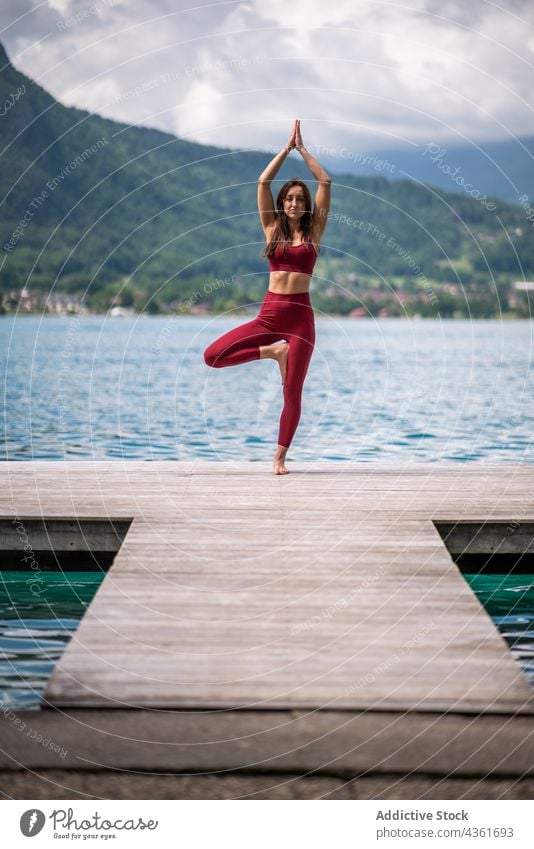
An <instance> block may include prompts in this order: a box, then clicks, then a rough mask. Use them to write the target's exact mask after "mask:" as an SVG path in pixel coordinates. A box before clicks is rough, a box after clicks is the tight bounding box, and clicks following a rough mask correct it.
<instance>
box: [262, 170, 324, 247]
mask: <svg viewBox="0 0 534 849" xmlns="http://www.w3.org/2000/svg"><path fill="white" fill-rule="evenodd" d="M292 186H300V187H301V189H302V191H303V192H304V200H305V203H306V211H305V213H304V215H303V216H302V218H301V219H300V228H301V230H302V241H303V242H311V237H312V214H313V213H312V199H311V194H310V190H309V188H308V186H307V185H306V183H305V182H304V181H303V180H299V179H298V177H295V178H293V179H292V180H288V181H287V182H286V183H284V185H283V186H282V188H281V189H280V191H279V192H278V196H277V198H276V224H275V226H274V228H273V231H272V234H271V240H270V242H267V244H266V245H265V248H264V250H263V253H262V254H261V256H266V257H271V256H272V255H273V253H274V251H275V248H276V246H277V245H279V244H282V245H283V248H284V252H285V250H286V248H287V247H288V245H291V244H292V242H293V240H292V238H291V230H290V227H289V220H288V217H287V215H286V214H285V212H284V200H285V198H286V195H287V193H288V192H289V189H290V188H291V187H292Z"/></svg>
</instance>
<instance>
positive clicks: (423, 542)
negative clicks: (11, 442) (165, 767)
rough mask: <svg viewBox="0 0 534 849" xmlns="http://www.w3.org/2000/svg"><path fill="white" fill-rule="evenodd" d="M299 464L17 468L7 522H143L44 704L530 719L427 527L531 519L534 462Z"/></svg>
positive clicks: (494, 640) (503, 654) (523, 693)
mask: <svg viewBox="0 0 534 849" xmlns="http://www.w3.org/2000/svg"><path fill="white" fill-rule="evenodd" d="M290 468H291V472H292V473H291V474H290V475H289V476H287V477H279V478H277V477H275V476H274V475H272V474H271V469H270V464H267V463H265V464H264V463H239V462H236V463H228V464H227V463H201V462H194V463H190V462H189V463H186V464H181V463H177V462H172V461H161V462H155V463H142V462H135V461H116V462H107V461H106V462H95V463H93V462H89V461H86V462H82V463H78V462H65V463H58V462H52V461H39V462H33V463H32V462H28V463H15V462H9V463H5V464H4V468H3V469H2V482H3V483H4V484H5V485H4V486H3V487H2V491H1V495H0V512H2V515H4V516H8V515H12V513H13V509H15V508H16V510H17V513H18V515H25V516H41V515H44V516H56V517H65V518H71V517H73V516H75V517H90V518H99V517H100V518H107V517H110V516H113V517H119V516H123V517H128V518H131V517H133V522H132V525H131V527H130V530H129V531H128V533H127V535H126V538H125V540H124V542H123V544H122V547H121V549H120V551H119V553H118V555H117V557H116V558H115V562H114V565H113V566H112V568H111V570H110V572H109V574H108V576H107V577H106V579H105V581H104V583H103V584H102V586H101V587H100V589H99V591H98V593H97V595H96V596H95V598H94V600H93V602H92V604H91V606H90V608H89V610H88V612H87V614H86V616H85V617H84V620H83V622H82V624H81V626H80V628H79V630H78V632H77V634H76V636H75V637H74V638H73V640H72V641H71V643H70V644H69V646H68V648H67V650H66V652H65V654H64V655H63V658H62V660H61V662H60V663H59V664H58V666H57V667H56V670H55V672H54V674H53V676H52V677H51V679H50V681H49V684H48V688H47V692H46V699H47V700H48V701H49V702H50V703H51V704H55V705H61V706H66V705H68V706H78V707H87V706H106V707H110V706H111V707H124V706H138V707H166V708H168V707H176V708H213V707H215V708H232V707H237V708H243V707H255V708H260V709H267V708H269V709H272V708H277V709H278V708H319V709H326V708H335V709H351V710H357V709H375V710H419V711H421V710H423V711H464V712H474V713H477V712H479V711H492V712H495V713H499V712H500V713H507V712H524V713H532V712H533V711H534V704H533V694H532V689H531V688H530V687H529V686H528V684H527V682H526V678H525V676H524V675H523V673H522V672H521V670H520V668H519V666H518V664H517V662H516V661H515V660H514V659H513V658H512V656H511V655H510V653H509V651H508V649H507V646H506V643H505V641H504V639H503V638H502V637H501V636H500V634H499V633H498V632H497V630H496V628H495V627H494V625H493V624H492V622H491V620H490V618H489V616H488V615H487V614H486V612H485V610H484V609H483V607H482V606H481V605H480V604H479V602H478V601H477V599H476V598H475V596H474V594H473V593H472V591H471V589H470V588H469V587H468V585H467V584H466V582H465V580H464V578H463V577H462V575H461V574H460V572H459V570H458V569H457V567H456V565H455V564H454V563H453V561H452V560H451V557H450V555H449V554H448V552H447V550H446V548H445V546H444V544H443V542H442V540H441V537H440V536H439V534H438V532H437V530H436V528H435V526H434V524H433V520H436V521H437V520H438V519H439V520H441V521H457V520H458V519H460V518H461V519H464V520H465V519H467V518H469V519H473V520H480V521H485V520H488V519H490V518H491V519H496V518H501V519H503V520H506V521H511V520H518V519H517V517H519V519H520V520H521V521H534V504H533V502H532V494H533V493H534V468H533V469H525V466H524V465H522V464H506V465H505V464H501V465H496V466H489V465H487V464H483V465H482V464H481V465H479V466H478V468H477V467H476V466H475V464H471V465H470V466H469V467H466V464H453V463H448V464H446V463H442V464H436V463H433V464H424V463H417V464H406V465H398V466H395V465H389V464H388V465H385V464H358V463H333V462H331V463H328V462H324V463H310V464H305V463H301V464H291V465H290ZM293 468H294V470H293Z"/></svg>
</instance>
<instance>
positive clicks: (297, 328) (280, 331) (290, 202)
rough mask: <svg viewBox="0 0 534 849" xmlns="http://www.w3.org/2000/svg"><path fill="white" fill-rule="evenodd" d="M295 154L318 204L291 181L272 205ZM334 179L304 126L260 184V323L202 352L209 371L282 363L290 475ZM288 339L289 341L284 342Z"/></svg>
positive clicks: (278, 461)
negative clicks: (313, 285) (275, 184)
mask: <svg viewBox="0 0 534 849" xmlns="http://www.w3.org/2000/svg"><path fill="white" fill-rule="evenodd" d="M293 148H295V149H296V150H298V151H299V153H300V154H301V155H302V158H303V159H304V161H305V162H306V163H307V164H308V166H309V168H310V171H311V172H312V174H313V176H314V177H315V179H316V180H317V183H318V187H317V193H316V195H315V204H314V207H313V210H312V208H311V195H310V190H309V188H308V186H307V185H306V183H304V182H303V181H302V180H298V179H292V180H288V181H287V182H286V183H284V185H283V186H282V188H281V189H280V191H279V192H278V196H277V198H276V207H275V205H274V200H273V195H272V192H271V186H270V184H271V182H272V181H273V179H274V177H275V176H276V174H277V173H278V170H279V168H280V166H281V165H282V162H283V161H284V159H285V158H286V156H287V155H288V153H289V151H290V150H293ZM330 183H331V180H330V177H329V176H328V174H327V173H326V171H325V170H324V168H323V167H322V166H321V165H320V164H319V163H318V162H317V160H316V159H314V157H313V156H312V155H311V153H310V152H309V151H308V150H306V148H305V147H304V145H303V144H302V137H301V134H300V121H298V120H297V121H295V125H294V127H293V131H292V133H291V135H290V137H289V141H288V143H287V145H286V146H285V147H283V148H282V150H281V151H280V152H279V153H277V154H276V156H275V157H274V158H273V159H272V161H271V162H270V163H269V165H268V166H267V168H266V169H265V171H264V172H263V173H262V174H261V176H260V177H259V179H258V211H259V214H260V218H261V223H262V227H263V230H264V233H265V239H266V246H265V249H264V251H263V256H265V257H267V258H268V260H269V268H270V274H269V288H268V290H267V292H266V293H265V297H264V299H263V302H262V305H261V308H260V311H259V313H258V315H257V317H256V318H255V319H253V320H252V321H249V322H247V323H246V324H242V325H241V326H240V327H235V328H234V329H233V330H230V331H228V333H225V334H223V336H221V337H219V339H216V340H215V341H214V342H212V343H211V345H209V346H208V347H207V348H206V350H205V351H204V361H205V363H206V365H208V366H212V367H213V368H223V367H225V366H236V365H240V364H241V363H248V362H250V361H251V360H259V359H272V360H276V361H277V362H278V365H279V367H280V374H281V377H282V384H283V387H284V407H283V410H282V415H281V417H280V429H279V434H278V447H277V449H276V453H275V455H274V460H273V470H274V473H275V474H277V475H285V474H287V473H288V471H289V470H288V469H287V468H286V466H285V458H286V454H287V450H288V448H289V446H290V445H291V441H292V439H293V436H294V434H295V431H296V429H297V425H298V423H299V420H300V413H301V396H302V388H303V385H304V379H305V377H306V373H307V371H308V366H309V363H310V359H311V355H312V353H313V346H314V343H315V322H314V316H313V308H312V304H311V301H310V295H309V290H310V280H311V276H312V272H313V267H314V265H315V261H316V259H317V254H318V252H319V247H320V242H321V237H322V235H323V233H324V229H325V227H326V223H327V216H328V212H329V209H330ZM282 340H283V341H282Z"/></svg>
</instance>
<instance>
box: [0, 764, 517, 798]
mask: <svg viewBox="0 0 534 849" xmlns="http://www.w3.org/2000/svg"><path fill="white" fill-rule="evenodd" d="M0 792H1V798H3V799H322V800H328V799H451V800H453V799H454V800H459V799H466V800H468V799H532V798H533V797H534V779H519V780H513V779H507V780H505V779H487V778H470V779H464V778H447V777H443V778H439V777H429V776H398V775H381V776H365V777H356V778H353V779H350V780H347V781H343V780H341V779H338V778H333V777H328V776H324V777H319V776H302V775H257V774H256V775H253V774H246V775H245V774H236V773H232V774H217V775H156V774H139V773H138V774H133V773H124V772H122V773H121V772H116V771H113V770H106V771H102V770H99V771H95V772H88V771H76V770H57V769H51V770H39V771H36V772H29V771H24V770H21V771H18V770H17V771H8V772H6V771H2V772H0Z"/></svg>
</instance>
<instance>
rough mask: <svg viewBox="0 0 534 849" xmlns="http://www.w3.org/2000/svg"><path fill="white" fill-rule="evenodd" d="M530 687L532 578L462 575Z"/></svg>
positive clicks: (533, 672)
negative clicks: (501, 636) (506, 645)
mask: <svg viewBox="0 0 534 849" xmlns="http://www.w3.org/2000/svg"><path fill="white" fill-rule="evenodd" d="M464 578H465V579H466V581H467V582H468V584H469V586H470V587H471V589H472V590H473V592H474V593H475V595H476V596H477V598H478V599H479V601H480V602H481V603H482V604H483V605H484V607H485V608H486V610H487V612H488V613H489V615H490V616H491V618H492V620H493V622H494V623H495V625H496V626H497V628H498V629H499V631H500V632H501V634H502V635H503V637H504V639H505V640H506V643H507V644H508V646H509V648H510V651H511V652H512V655H513V656H514V657H515V658H516V660H517V661H518V663H519V664H520V666H521V668H522V670H523V672H524V673H525V675H526V676H527V678H528V680H529V682H530V684H532V685H534V575H472V574H471V575H467V574H466V575H464Z"/></svg>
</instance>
